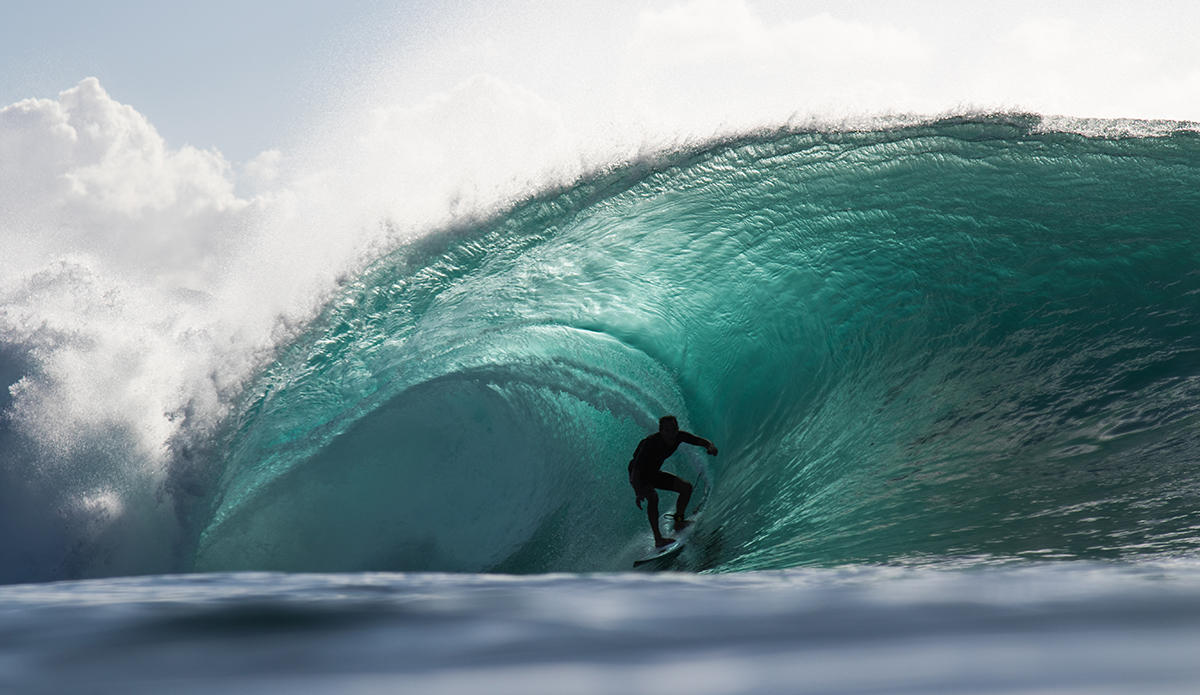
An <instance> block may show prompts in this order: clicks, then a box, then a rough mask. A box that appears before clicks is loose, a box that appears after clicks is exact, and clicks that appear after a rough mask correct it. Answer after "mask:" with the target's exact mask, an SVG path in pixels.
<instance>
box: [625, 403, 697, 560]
mask: <svg viewBox="0 0 1200 695" xmlns="http://www.w3.org/2000/svg"><path fill="white" fill-rule="evenodd" d="M680 442H683V443H684V444H694V445H696V446H702V447H704V448H705V450H707V451H708V455H709V456H716V455H717V447H716V446H715V445H714V444H713V443H712V442H710V441H708V440H707V439H704V438H703V437H697V436H696V435H694V434H691V433H690V432H684V431H683V430H680V429H679V421H678V420H676V419H675V416H674V415H666V416H664V417H662V418H660V419H659V421H658V431H657V432H655V433H654V434H652V435H650V436H649V437H646V438H645V439H643V440H642V441H641V442H639V443H638V446H637V450H636V451H634V452H633V460H631V461H630V462H629V484H630V485H632V486H633V491H634V493H636V494H637V506H638V509H641V508H642V500H646V514H647V516H649V517H650V528H652V529H653V530H654V545H655V547H658V548H661V547H663V546H664V545H667V544H668V543H672V542H674V541H675V539H674V538H665V537H664V536H663V535H662V532H661V531H660V530H659V528H658V491H657V490H655V488H658V490H671V491H674V492H678V493H679V499H678V500H676V502H675V516H674V518H675V524H674V526H675V530H676V531H679V530H680V529H682V528H684V527H685V526H687V525H688V524H690V523H691V522H690V521H688V520H687V519H686V518H684V512H685V511H686V510H687V505H688V501H689V500H691V498H692V484H691V483H689V482H688V481H686V480H684V479H683V478H680V477H679V476H677V475H671V474H670V473H666V472H664V471H662V470H660V469H661V468H662V465H663V462H664V461H666V460H667V458H668V457H669V456H670V455H671V454H673V453H675V450H676V449H677V448H679V444H680Z"/></svg>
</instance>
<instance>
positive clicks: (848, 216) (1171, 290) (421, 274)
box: [173, 114, 1200, 573]
mask: <svg viewBox="0 0 1200 695" xmlns="http://www.w3.org/2000/svg"><path fill="white" fill-rule="evenodd" d="M1101 125H1104V124H1101ZM1109 125H1111V124H1109ZM1134 125H1137V124H1134ZM1148 125H1153V124H1148ZM1109 130H1110V131H1112V130H1113V129H1112V128H1110V129H1109ZM1114 132H1115V131H1114ZM1198 307H1200V139H1198V138H1197V135H1196V133H1195V132H1192V131H1189V130H1172V129H1171V128H1169V127H1159V128H1158V129H1157V132H1156V133H1155V134H1141V135H1135V134H1132V132H1131V133H1128V134H1120V133H1118V134H1110V135H1105V136H1100V135H1095V136H1087V135H1082V134H1079V133H1072V132H1058V131H1056V130H1054V129H1053V128H1051V127H1049V126H1043V125H1042V121H1041V119H1040V118H1039V117H1036V116H1026V115H1020V114H1015V115H1001V116H989V117H962V118H954V119H947V120H943V121H937V122H932V123H919V124H909V125H901V126H895V127H881V128H879V129H877V130H867V131H854V132H805V131H800V132H797V131H786V130H785V131H773V132H763V133H752V134H747V135H744V136H740V137H737V138H732V139H729V140H724V141H720V142H716V143H710V144H707V145H703V146H695V147H690V148H685V149H683V150H679V151H673V152H666V153H663V154H661V155H660V156H657V157H652V158H647V159H645V160H642V161H638V162H634V163H626V164H622V165H619V166H613V167H612V168H611V169H609V170H606V171H602V172H599V173H597V174H595V175H594V176H592V177H589V178H588V179H586V180H583V181H580V182H577V183H575V184H573V185H571V186H567V187H564V188H562V189H555V190H549V191H544V192H541V193H539V194H537V195H534V196H532V197H530V198H529V199H527V200H524V201H522V202H520V203H518V204H516V205H515V206H513V207H512V208H511V209H509V210H508V211H507V212H505V213H503V214H500V215H497V216H494V217H490V218H487V219H482V220H464V221H461V222H460V223H458V224H456V225H454V226H452V227H451V228H447V229H442V230H440V231H437V232H435V233H433V234H431V235H429V236H427V237H424V238H423V239H422V240H420V241H418V242H414V243H412V244H408V245H405V246H402V247H399V248H396V249H395V250H393V251H391V252H390V253H388V254H386V255H384V256H383V257H381V258H379V259H378V260H377V261H376V262H374V264H373V265H371V266H370V267H369V268H368V269H367V270H366V271H365V272H363V273H362V274H361V275H359V276H356V277H351V278H348V279H347V281H346V282H345V284H344V286H343V288H342V289H341V290H340V293H339V294H338V296H337V297H336V298H335V299H334V301H332V302H331V303H330V304H329V305H328V306H327V307H326V308H325V310H324V311H323V312H322V314H321V315H320V317H319V319H317V320H316V321H315V322H314V323H313V324H312V325H311V326H310V327H309V328H308V329H307V330H306V332H304V334H303V335H302V336H301V337H300V338H299V339H298V340H295V341H294V342H291V343H289V344H287V345H284V346H281V347H280V350H279V354H278V358H277V360H276V361H275V362H274V363H273V364H272V365H271V366H270V367H269V368H268V369H266V370H265V371H264V372H263V373H262V374H261V375H260V376H259V377H258V378H257V379H256V380H255V381H254V382H253V383H252V384H251V385H250V386H249V387H248V388H247V389H246V391H245V392H244V393H243V394H242V396H241V397H240V400H239V401H238V402H239V405H238V406H237V408H236V409H235V412H234V414H233V415H232V416H231V418H230V421H229V423H228V425H227V427H226V429H225V431H224V433H223V434H220V435H219V436H216V437H215V438H214V439H213V440H212V441H211V442H210V443H209V444H210V447H209V450H210V451H211V452H212V453H211V455H210V456H209V458H208V459H207V460H205V461H203V462H202V465H201V464H196V463H195V462H192V463H190V464H189V465H188V466H184V465H182V464H179V465H177V466H176V468H175V476H176V478H177V479H183V478H187V483H188V484H187V485H183V484H179V485H176V486H175V487H174V488H173V489H175V490H184V489H186V490H188V492H187V494H184V493H182V492H180V493H177V495H178V499H177V500H176V502H177V504H180V505H181V507H182V508H183V510H184V511H183V518H185V519H186V520H187V524H186V528H187V529H188V532H187V533H186V534H185V536H186V537H185V538H184V539H183V540H182V541H181V542H182V546H181V547H182V549H181V550H180V551H179V556H180V557H181V558H182V559H181V560H180V567H181V568H182V569H188V570H203V571H225V570H243V569H255V570H281V571H363V570H389V571H393V570H402V571H412V570H435V571H472V572H476V571H489V570H492V571H504V572H516V573H530V572H550V571H572V572H591V571H606V570H615V569H625V568H628V567H629V562H631V560H632V558H633V557H635V556H636V554H637V553H638V552H639V550H640V549H641V548H642V547H643V546H644V545H645V543H646V541H647V539H648V537H649V530H648V529H646V528H645V518H644V516H643V514H642V513H641V512H639V511H638V510H637V509H636V507H634V505H633V495H632V492H631V491H630V489H629V488H628V483H627V482H626V481H625V479H624V477H625V465H626V463H627V461H628V459H629V456H630V454H631V452H632V449H633V447H634V446H635V445H636V443H637V441H638V439H640V437H642V436H644V434H645V433H646V432H647V431H650V430H652V429H653V428H654V423H655V421H656V420H657V418H658V417H659V416H660V415H662V414H665V413H667V412H672V413H675V414H676V415H678V416H679V418H680V420H681V422H682V423H683V426H684V428H685V429H688V430H689V431H692V432H695V433H697V434H700V435H702V436H705V437H708V438H710V439H712V440H714V441H715V442H716V443H717V444H718V446H719V447H720V449H721V453H720V455H719V456H718V457H716V458H711V459H710V458H707V457H701V456H700V455H699V453H700V452H698V451H692V452H690V453H688V452H682V451H681V453H680V454H677V455H676V458H675V460H674V461H673V462H671V463H668V468H671V469H673V470H676V471H677V472H679V473H680V474H681V475H683V476H684V477H687V478H689V479H692V480H696V479H698V478H702V479H703V482H704V483H705V484H704V485H703V487H704V488H705V495H706V496H707V499H706V502H705V505H706V506H705V509H704V513H703V515H702V517H701V520H700V522H699V524H698V526H697V530H696V532H695V535H694V537H693V541H692V543H691V544H690V545H689V546H688V548H687V549H686V550H685V552H684V553H683V554H682V555H681V556H680V559H679V561H678V563H677V565H676V566H675V569H684V570H694V571H698V570H713V571H718V572H727V571H735V570H758V569H778V568H789V567H798V566H832V565H842V564H847V563H900V564H922V563H945V562H957V561H962V562H966V563H983V564H987V563H1005V562H1013V561H1021V560H1033V559H1083V560H1109V559H1130V560H1137V559H1139V558H1162V557H1164V556H1176V555H1190V554H1192V553H1194V551H1195V549H1196V547H1197V545H1198V544H1200V542H1198V539H1200V504H1198V502H1200V500H1198V499H1197V495H1198V494H1200V473H1198V471H1200V465H1198V462H1200V441H1198V439H1197V436H1196V434H1195V424H1196V422H1197V396H1200V330H1198V329H1200V312H1198ZM197 466H201V467H200V468H197ZM198 470H199V473H198V472H197V471H198Z"/></svg>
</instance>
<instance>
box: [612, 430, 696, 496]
mask: <svg viewBox="0 0 1200 695" xmlns="http://www.w3.org/2000/svg"><path fill="white" fill-rule="evenodd" d="M708 443H709V442H708V440H707V439H701V438H700V437H697V436H696V435H694V434H692V433H690V432H684V431H683V430H679V435H678V436H677V437H675V443H674V444H667V442H666V440H665V439H663V438H662V435H661V433H659V432H655V433H654V434H652V435H650V436H649V437H646V438H645V439H643V440H642V441H641V442H638V445H637V449H636V450H635V451H634V452H633V460H631V461H630V462H629V484H630V485H633V471H634V470H635V469H636V470H637V471H638V473H640V474H641V480H642V485H643V487H644V486H647V485H649V486H651V487H656V488H658V489H659V490H674V489H675V481H676V480H679V477H678V476H674V475H671V474H670V473H665V472H663V471H662V470H661V469H662V465H663V462H664V461H666V460H667V458H668V457H670V456H671V454H673V453H675V450H676V449H678V448H679V445H680V444H695V445H696V446H708ZM634 491H635V492H638V493H639V494H640V493H641V490H638V489H637V488H636V487H634Z"/></svg>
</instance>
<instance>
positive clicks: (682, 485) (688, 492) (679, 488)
mask: <svg viewBox="0 0 1200 695" xmlns="http://www.w3.org/2000/svg"><path fill="white" fill-rule="evenodd" d="M675 481H676V482H675V486H676V487H675V492H678V493H679V499H678V500H677V501H676V502H675V528H680V524H681V523H682V522H683V520H684V512H686V511H687V506H688V502H690V501H691V499H692V484H691V483H689V482H688V481H686V480H684V479H683V478H679V477H677V478H675Z"/></svg>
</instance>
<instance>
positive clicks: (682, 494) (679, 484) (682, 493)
mask: <svg viewBox="0 0 1200 695" xmlns="http://www.w3.org/2000/svg"><path fill="white" fill-rule="evenodd" d="M654 487H656V488H658V489H659V490H670V491H672V492H678V493H679V499H677V500H676V501H675V524H674V526H675V530H676V531H678V530H680V529H682V528H683V527H684V526H687V525H688V522H687V521H686V519H685V518H684V514H685V513H686V512H687V506H688V502H690V501H691V500H692V484H691V483H689V482H688V481H686V480H684V479H683V478H680V477H679V476H677V475H671V474H670V473H667V472H665V471H659V472H658V473H656V474H655V476H654Z"/></svg>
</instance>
